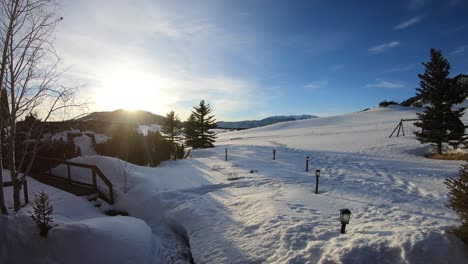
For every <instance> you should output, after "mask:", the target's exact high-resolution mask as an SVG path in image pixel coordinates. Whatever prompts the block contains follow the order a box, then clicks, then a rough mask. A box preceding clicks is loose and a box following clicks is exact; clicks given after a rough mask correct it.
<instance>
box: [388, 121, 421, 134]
mask: <svg viewBox="0 0 468 264" xmlns="http://www.w3.org/2000/svg"><path fill="white" fill-rule="evenodd" d="M419 120H420V119H418V118H415V119H400V123H398V125H397V126H396V127H395V129H394V130H393V132H392V134H390V136H389V138H391V137H392V136H393V134H395V132H396V131H397V129H398V132H397V134H396V136H397V137H399V136H400V131H401V133H402V136H405V129H404V127H403V122H415V121H419Z"/></svg>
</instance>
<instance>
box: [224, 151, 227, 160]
mask: <svg viewBox="0 0 468 264" xmlns="http://www.w3.org/2000/svg"><path fill="white" fill-rule="evenodd" d="M224 160H225V161H227V148H225V149H224Z"/></svg>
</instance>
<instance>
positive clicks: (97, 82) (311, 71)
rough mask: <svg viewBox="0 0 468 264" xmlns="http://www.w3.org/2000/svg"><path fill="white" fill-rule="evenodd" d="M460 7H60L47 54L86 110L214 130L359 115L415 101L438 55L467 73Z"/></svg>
mask: <svg viewBox="0 0 468 264" xmlns="http://www.w3.org/2000/svg"><path fill="white" fill-rule="evenodd" d="M466 10H468V3H467V1H465V0H446V1H442V0H440V1H438V0H401V1H383V0H381V1H380V0H374V1H345V0H342V1H333V0H330V1H318V0H317V1H312V0H310V1H279V0H277V1H217V0H216V1H215V0H213V1H209V0H207V1H151V0H140V1H123V0H115V1H107V0H102V1H94V0H73V1H72V0H65V1H64V2H63V4H62V7H61V13H63V14H61V15H63V17H64V20H63V22H62V23H61V24H60V25H59V26H58V28H57V35H56V47H57V50H58V53H59V54H60V55H61V57H62V58H63V61H64V64H65V65H67V66H70V67H69V69H68V71H67V73H66V75H65V77H66V78H68V79H71V80H73V81H74V82H76V83H78V84H83V88H82V89H81V96H83V97H89V98H90V99H91V100H92V101H93V102H94V104H93V110H114V109H117V108H121V107H125V108H131V109H142V110H147V111H151V112H154V113H157V114H165V113H166V112H168V111H170V110H171V109H172V110H175V111H176V112H177V113H179V115H180V116H181V117H182V118H186V117H187V115H188V113H189V111H190V110H191V107H192V106H194V105H195V104H197V103H198V101H199V100H201V99H204V100H206V101H207V102H208V103H210V104H211V106H212V107H213V110H214V114H215V115H216V117H217V119H218V120H242V119H260V118H264V117H267V116H270V115H279V114H305V113H307V114H315V115H319V116H326V115H334V114H341V113H347V112H353V111H359V110H362V109H364V108H368V107H373V106H376V105H377V104H378V102H380V101H382V100H396V101H402V100H404V99H407V98H408V97H411V96H413V95H414V94H415V87H417V86H418V78H417V74H418V73H422V72H423V67H422V66H421V62H423V61H427V60H428V59H429V49H430V48H436V49H441V50H442V52H443V54H444V56H445V57H446V58H447V59H448V60H449V62H450V63H451V65H452V75H456V74H459V73H465V74H467V73H468V15H467V13H466Z"/></svg>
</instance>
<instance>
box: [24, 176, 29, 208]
mask: <svg viewBox="0 0 468 264" xmlns="http://www.w3.org/2000/svg"><path fill="white" fill-rule="evenodd" d="M23 192H24V204H28V203H29V194H28V181H26V179H24V181H23Z"/></svg>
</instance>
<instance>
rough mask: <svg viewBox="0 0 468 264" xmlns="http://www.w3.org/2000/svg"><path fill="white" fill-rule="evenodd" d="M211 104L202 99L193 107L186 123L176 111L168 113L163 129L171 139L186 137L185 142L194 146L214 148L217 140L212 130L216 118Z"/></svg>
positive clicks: (214, 126)
mask: <svg viewBox="0 0 468 264" xmlns="http://www.w3.org/2000/svg"><path fill="white" fill-rule="evenodd" d="M211 113H212V109H211V106H210V105H209V104H207V103H205V101H204V100H201V101H200V103H199V104H198V105H196V106H194V107H193V110H192V112H191V113H190V116H189V117H188V119H187V121H186V122H185V125H183V124H182V122H181V121H180V118H179V117H178V116H177V115H176V114H175V113H174V111H171V112H169V113H168V114H166V122H165V123H164V124H163V126H162V128H161V130H162V132H163V133H164V134H166V135H167V136H168V138H169V139H170V140H171V141H174V140H175V139H178V138H180V137H181V136H182V135H183V136H184V137H185V144H186V145H187V146H189V147H192V148H212V147H213V143H214V142H215V140H216V134H215V132H214V131H213V130H212V129H214V128H216V119H215V118H214V115H212V114H211Z"/></svg>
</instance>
